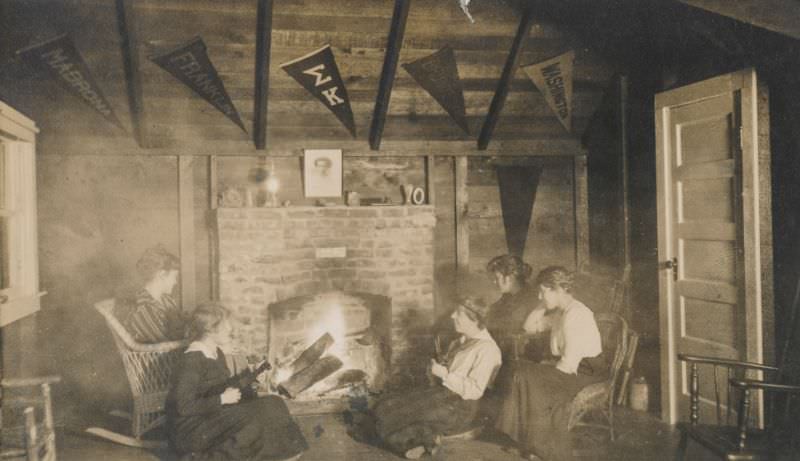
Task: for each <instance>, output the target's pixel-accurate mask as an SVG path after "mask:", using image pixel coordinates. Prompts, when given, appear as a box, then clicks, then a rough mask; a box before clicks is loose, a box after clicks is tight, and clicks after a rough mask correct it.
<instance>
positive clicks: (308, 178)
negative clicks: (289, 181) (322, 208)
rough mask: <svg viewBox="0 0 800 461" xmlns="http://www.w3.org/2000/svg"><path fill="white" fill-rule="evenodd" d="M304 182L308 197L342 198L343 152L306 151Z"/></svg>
mask: <svg viewBox="0 0 800 461" xmlns="http://www.w3.org/2000/svg"><path fill="white" fill-rule="evenodd" d="M303 182H304V186H305V187H304V189H305V195H306V197H341V196H342V150H341V149H306V150H305V152H304V154H303Z"/></svg>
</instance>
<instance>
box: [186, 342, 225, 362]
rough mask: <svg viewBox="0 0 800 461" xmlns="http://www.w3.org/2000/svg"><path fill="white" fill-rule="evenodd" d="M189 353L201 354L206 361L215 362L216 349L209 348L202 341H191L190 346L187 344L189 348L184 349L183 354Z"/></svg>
mask: <svg viewBox="0 0 800 461" xmlns="http://www.w3.org/2000/svg"><path fill="white" fill-rule="evenodd" d="M189 352H202V353H203V355H204V356H205V357H206V358H207V359H211V360H217V348H216V347H213V346H210V345H208V344H206V343H204V342H203V341H193V342H192V343H191V344H189V347H187V348H186V351H184V354H187V353H189Z"/></svg>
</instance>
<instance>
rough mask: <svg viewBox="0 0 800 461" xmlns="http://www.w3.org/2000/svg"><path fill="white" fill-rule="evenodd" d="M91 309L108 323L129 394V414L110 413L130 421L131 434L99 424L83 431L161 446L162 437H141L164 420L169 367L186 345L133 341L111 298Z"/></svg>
mask: <svg viewBox="0 0 800 461" xmlns="http://www.w3.org/2000/svg"><path fill="white" fill-rule="evenodd" d="M95 309H97V311H98V312H100V314H101V315H102V316H103V318H104V319H105V321H106V323H107V324H108V327H109V329H110V330H111V334H112V336H113V337H114V343H116V345H117V350H118V351H119V353H120V355H121V356H122V363H123V365H124V368H125V374H126V375H127V376H128V383H129V384H130V387H131V393H132V394H133V411H132V413H131V414H127V413H114V414H115V415H116V416H123V417H125V418H127V419H130V420H131V435H132V436H129V435H124V434H120V433H117V432H112V431H109V430H107V429H103V428H100V427H90V428H88V429H87V430H86V431H87V432H89V433H91V434H94V435H97V436H99V437H103V438H105V439H108V440H111V441H113V442H116V443H120V444H123V445H128V446H132V447H139V448H165V447H166V446H167V444H166V442H165V441H163V440H144V439H143V438H142V436H143V435H144V434H146V433H147V432H149V431H151V430H153V429H155V428H157V427H159V426H161V425H162V424H163V423H164V422H165V421H166V414H165V412H164V403H165V401H166V397H167V392H168V390H169V384H170V375H171V373H172V369H173V367H174V365H175V363H176V362H177V360H178V359H179V357H180V354H181V353H182V352H183V350H184V348H185V347H186V344H187V343H186V342H185V341H169V342H163V343H157V344H142V343H138V342H136V341H135V340H134V339H133V337H132V336H131V335H130V333H128V331H127V330H126V329H125V327H123V326H122V324H121V323H119V320H117V318H116V317H115V316H114V300H113V299H107V300H104V301H101V302H98V303H97V304H95Z"/></svg>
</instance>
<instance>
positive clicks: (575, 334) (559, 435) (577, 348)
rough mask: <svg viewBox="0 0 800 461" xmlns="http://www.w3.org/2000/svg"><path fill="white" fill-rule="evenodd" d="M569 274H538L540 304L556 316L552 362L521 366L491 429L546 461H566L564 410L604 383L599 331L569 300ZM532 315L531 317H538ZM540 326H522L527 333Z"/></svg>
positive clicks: (548, 270)
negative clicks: (582, 393)
mask: <svg viewBox="0 0 800 461" xmlns="http://www.w3.org/2000/svg"><path fill="white" fill-rule="evenodd" d="M573 282H574V273H573V272H571V271H568V270H567V269H565V268H563V267H560V266H551V267H548V268H546V269H544V270H543V271H542V272H540V273H539V275H538V277H537V278H536V285H537V286H538V287H539V298H540V299H541V300H542V301H544V304H545V308H546V309H547V310H548V311H556V312H557V313H558V314H559V315H558V316H557V317H556V320H555V321H554V322H552V324H550V326H549V328H550V329H551V335H550V350H551V353H552V355H553V356H554V357H555V358H556V360H550V361H544V362H541V363H535V362H530V361H520V362H518V363H517V367H516V368H515V369H514V375H513V379H512V383H511V387H510V389H509V391H508V393H507V394H506V395H505V396H504V399H503V403H502V406H501V411H500V416H499V417H498V419H497V422H496V424H495V427H496V428H497V429H498V430H500V431H501V432H503V433H505V434H507V435H508V436H509V437H511V439H513V440H514V441H516V442H517V444H518V445H519V448H520V449H521V450H522V451H523V452H525V453H531V454H535V455H538V456H540V457H542V458H544V459H546V460H548V461H551V460H569V459H571V457H572V449H571V445H570V443H569V434H568V432H567V423H568V421H567V417H568V414H567V409H568V408H567V407H568V405H567V404H568V403H569V402H570V401H572V399H573V398H574V397H575V395H576V394H577V393H578V391H579V390H580V389H582V388H583V387H585V386H586V385H588V384H591V383H594V382H598V381H601V380H603V379H606V376H605V373H606V372H607V368H608V367H607V366H603V362H604V359H603V358H602V356H601V353H602V344H601V339H600V331H599V329H598V328H597V323H596V322H595V319H594V314H593V313H592V311H591V310H589V308H587V307H586V306H585V305H583V304H582V303H581V302H580V301H578V300H577V299H575V298H573V296H572V285H573ZM537 314H538V313H537V312H536V311H535V312H534V313H533V314H532V315H531V317H537V316H538V317H541V316H540V315H537ZM537 324H538V325H543V324H542V323H541V322H539V321H538V320H537V319H534V318H531V319H528V321H527V322H526V326H527V327H528V329H529V330H531V331H532V330H535V329H536V328H535V326H536V325H537Z"/></svg>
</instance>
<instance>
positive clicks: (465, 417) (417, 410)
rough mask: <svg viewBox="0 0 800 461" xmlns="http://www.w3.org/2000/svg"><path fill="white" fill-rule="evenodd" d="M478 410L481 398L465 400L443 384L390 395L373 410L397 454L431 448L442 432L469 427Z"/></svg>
mask: <svg viewBox="0 0 800 461" xmlns="http://www.w3.org/2000/svg"><path fill="white" fill-rule="evenodd" d="M477 413H478V401H477V400H464V399H462V398H461V396H460V395H458V394H456V393H455V392H453V391H451V390H449V389H447V388H446V387H444V386H441V385H438V386H433V387H429V388H421V389H414V390H410V391H405V392H402V393H400V394H395V395H391V396H388V397H387V398H384V399H383V400H381V401H380V402H379V403H378V404H377V405H376V406H375V409H374V410H373V416H374V418H375V423H376V424H375V425H376V430H377V433H378V436H379V437H380V438H381V440H382V441H383V442H384V443H385V444H386V445H388V446H389V448H390V449H391V450H392V451H395V452H397V453H405V452H406V451H407V450H409V449H411V448H414V447H418V446H420V445H424V446H426V447H428V448H431V447H432V446H433V444H434V440H435V438H436V436H438V435H449V434H458V433H460V432H464V431H466V430H469V429H470V428H471V427H472V425H473V423H474V420H475V416H476V415H477Z"/></svg>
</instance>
